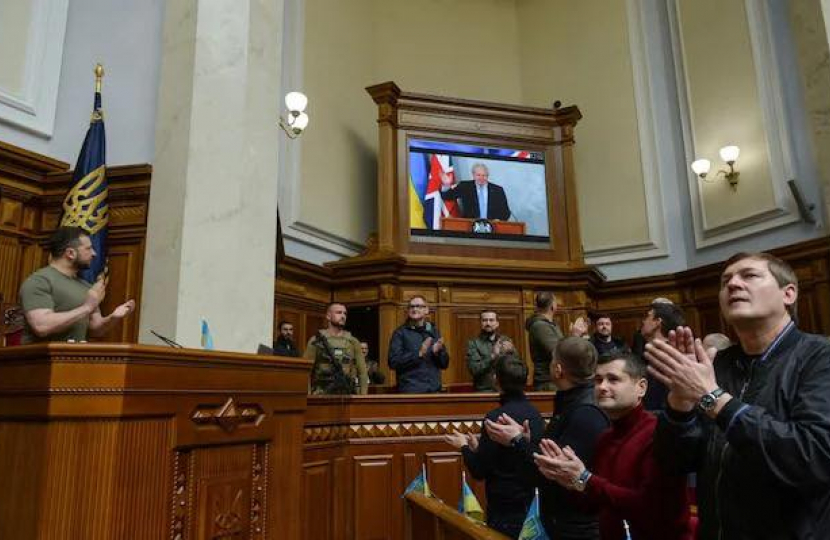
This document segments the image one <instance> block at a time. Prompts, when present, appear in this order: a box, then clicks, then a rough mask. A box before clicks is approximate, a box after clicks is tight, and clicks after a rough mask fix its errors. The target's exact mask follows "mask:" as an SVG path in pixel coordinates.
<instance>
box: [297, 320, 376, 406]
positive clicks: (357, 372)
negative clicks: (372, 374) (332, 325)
mask: <svg viewBox="0 0 830 540" xmlns="http://www.w3.org/2000/svg"><path fill="white" fill-rule="evenodd" d="M321 332H322V333H323V335H324V336H326V338H327V340H328V342H329V346H330V347H331V350H332V352H333V353H334V356H335V359H336V360H337V361H338V362H340V365H341V366H343V372H344V373H345V374H346V376H347V377H349V378H350V379H351V380H353V381H355V389H356V390H357V393H358V394H365V393H366V392H367V391H368V388H369V376H368V371H367V369H366V359H365V358H363V351H361V350H360V342H359V341H358V340H357V338H355V337H354V336H352V335H351V333H349V332H346V331H343V332H342V333H341V334H340V335H338V336H333V335H331V334H330V333H329V330H328V329H326V330H321ZM303 357H304V358H306V359H308V360H311V361H313V362H314V367H313V368H312V372H311V393H312V394H325V393H326V388H327V387H328V384H329V383H330V382H331V378H332V365H331V360H330V359H329V358H328V356H327V355H326V352H325V348H324V347H323V346H322V345H321V344H318V343H317V336H312V337H311V338H310V339H309V340H308V345H306V348H305V354H303Z"/></svg>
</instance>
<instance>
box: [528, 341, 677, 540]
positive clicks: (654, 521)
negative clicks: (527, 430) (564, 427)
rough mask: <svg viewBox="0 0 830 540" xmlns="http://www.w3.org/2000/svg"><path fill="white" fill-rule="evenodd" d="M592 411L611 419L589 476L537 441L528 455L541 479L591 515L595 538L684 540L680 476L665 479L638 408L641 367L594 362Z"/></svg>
mask: <svg viewBox="0 0 830 540" xmlns="http://www.w3.org/2000/svg"><path fill="white" fill-rule="evenodd" d="M594 382H595V387H594V388H595V391H596V396H597V404H598V405H599V407H600V408H601V409H602V410H603V411H605V413H606V414H607V415H608V417H609V418H610V419H611V427H610V428H609V429H608V430H606V431H605V432H603V434H602V435H600V437H599V440H598V441H597V450H596V453H595V455H594V462H593V470H592V471H589V470H588V469H586V468H585V465H584V464H583V463H582V461H581V460H580V459H579V458H578V457H577V456H576V455H575V454H574V453H573V451H572V450H571V449H570V448H568V447H565V448H559V446H557V445H556V443H554V442H553V441H550V440H544V439H543V440H542V443H541V444H540V448H541V451H542V453H541V454H536V455H535V460H536V464H537V466H538V467H539V470H540V471H541V472H542V474H543V475H544V476H545V477H546V478H549V479H551V480H554V481H556V482H558V483H559V484H561V485H562V486H563V487H565V488H568V489H571V490H574V491H575V492H581V494H579V495H576V494H575V496H577V497H579V498H580V499H581V500H582V502H583V504H585V505H586V506H587V507H590V508H592V509H595V510H597V511H598V512H599V528H600V536H601V537H602V538H603V539H608V540H618V539H622V538H628V537H627V536H626V532H628V531H626V530H625V528H626V527H630V538H635V539H636V540H690V539H691V538H692V530H691V525H690V520H689V503H688V501H687V497H686V477H685V476H681V475H677V476H668V475H666V474H664V473H663V472H662V471H660V470H659V469H658V466H657V463H656V462H655V460H654V456H653V452H652V449H653V444H652V440H653V438H654V429H655V427H656V426H657V419H656V418H655V416H654V415H653V414H651V413H649V412H647V411H645V410H644V409H643V397H644V396H645V394H646V389H647V387H648V382H647V379H646V366H645V363H644V362H643V361H642V360H641V359H640V358H639V357H637V356H633V355H629V354H624V355H614V356H606V357H603V358H600V361H599V364H598V365H597V371H596V376H595V378H594Z"/></svg>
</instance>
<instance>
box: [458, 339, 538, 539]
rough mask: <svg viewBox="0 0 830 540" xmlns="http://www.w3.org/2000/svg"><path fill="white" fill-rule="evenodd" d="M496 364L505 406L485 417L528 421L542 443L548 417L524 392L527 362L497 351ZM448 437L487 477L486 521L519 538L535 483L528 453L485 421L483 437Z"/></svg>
mask: <svg viewBox="0 0 830 540" xmlns="http://www.w3.org/2000/svg"><path fill="white" fill-rule="evenodd" d="M495 365H496V368H495V373H496V383H497V385H498V387H499V390H500V391H501V396H500V398H499V403H500V404H501V406H500V407H498V408H496V409H493V410H492V411H490V412H488V413H487V416H486V417H485V419H486V420H490V421H493V422H496V421H498V419H499V417H500V416H501V415H502V414H506V415H508V416H510V417H511V418H513V419H514V420H516V422H518V423H520V424H524V422H527V423H528V426H529V428H530V441H531V443H532V444H535V443H538V442H539V438H540V437H541V436H542V431H544V429H545V422H544V420H542V415H541V414H539V411H538V410H536V407H534V406H533V405H532V404H531V403H530V402H529V401H528V400H527V398H526V397H525V394H524V387H525V384H527V366H526V365H525V363H524V362H522V361H521V360H520V359H519V358H517V357H516V356H515V355H514V354H510V353H508V354H503V355H501V356H498V357H497V358H496V360H495ZM444 440H445V441H446V442H447V443H449V444H451V445H452V446H454V447H456V448H459V449H461V453H462V454H463V456H464V464H465V465H466V466H467V470H469V471H470V474H471V475H472V476H473V478H476V479H477V480H484V481H485V484H484V489H485V491H486V493H487V525H488V526H489V527H490V528H492V529H495V530H497V531H499V532H500V533H502V534H505V535H507V536H509V537H511V538H518V537H519V533H520V532H521V530H522V524H523V523H524V520H525V517H526V516H527V510H528V508H529V507H530V503H531V502H532V501H533V485H532V484H531V483H529V482H527V481H526V478H525V475H524V474H523V473H522V471H523V468H524V458H523V457H522V456H520V455H517V454H516V453H514V452H513V451H512V449H511V448H505V447H503V446H501V445H499V444H498V443H496V442H494V441H493V440H492V439H490V437H489V436H488V435H487V432H486V431H485V430H484V425H483V424H482V433H481V441H479V439H478V438H477V437H476V436H475V435H473V434H472V433H468V434H466V435H464V434H462V433H458V432H454V433H450V434H448V435H445V436H444Z"/></svg>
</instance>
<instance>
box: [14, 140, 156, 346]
mask: <svg viewBox="0 0 830 540" xmlns="http://www.w3.org/2000/svg"><path fill="white" fill-rule="evenodd" d="M151 172H152V168H151V167H150V166H149V165H128V166H122V167H110V168H108V169H107V180H108V182H109V215H110V217H109V220H110V221H109V255H108V258H109V266H110V285H109V288H108V290H107V297H106V299H105V300H104V302H103V304H102V311H103V312H104V313H105V314H107V313H109V312H110V311H111V310H112V309H113V308H114V307H115V306H117V305H118V304H120V303H122V302H124V301H126V300H128V299H130V298H135V299H136V301H137V302H138V300H139V299H140V297H141V281H142V273H143V271H144V238H145V235H146V230H147V204H148V199H149V195H150V175H151ZM71 181H72V175H71V172H70V171H69V165H68V164H66V163H63V162H60V161H57V160H54V159H50V158H47V157H44V156H41V155H38V154H34V153H32V152H27V151H25V150H22V149H20V148H17V147H14V146H11V145H7V144H4V143H2V142H0V297H2V300H3V301H4V302H10V303H16V302H17V300H18V291H19V289H20V285H21V283H23V281H24V280H25V279H26V277H28V275H29V274H31V273H32V272H33V271H35V270H37V269H38V268H40V267H42V266H44V265H45V264H46V263H47V260H48V253H47V250H46V241H47V239H48V238H49V235H50V234H51V233H52V232H54V230H55V228H56V227H57V225H58V220H59V219H60V215H61V208H62V203H63V198H64V196H65V195H66V192H67V191H68V190H69V188H70V186H71ZM138 304H139V305H140V302H138ZM139 316H140V313H138V311H136V313H134V314H133V315H132V316H131V317H130V318H129V319H127V320H126V321H125V322H123V323H119V324H118V325H116V326H115V327H114V328H113V329H112V330H111V331H110V333H109V335H107V336H105V337H103V338H101V339H100V341H122V342H135V341H136V338H137V336H138V320H139Z"/></svg>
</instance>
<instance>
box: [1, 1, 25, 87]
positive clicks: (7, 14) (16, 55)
mask: <svg viewBox="0 0 830 540" xmlns="http://www.w3.org/2000/svg"><path fill="white" fill-rule="evenodd" d="M31 19H32V4H31V3H30V2H14V1H11V2H5V1H2V2H0V51H3V52H2V54H0V90H2V91H3V92H4V93H8V94H11V95H13V96H20V97H24V96H23V95H22V94H23V91H24V88H23V85H24V83H25V76H26V72H25V68H26V53H27V45H28V44H29V23H30V21H31Z"/></svg>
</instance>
